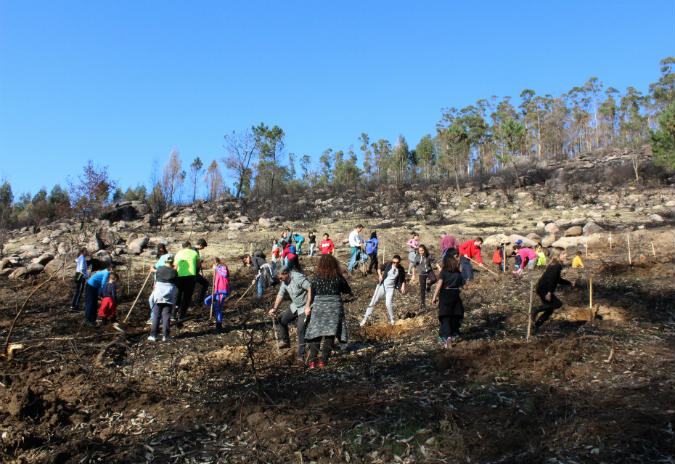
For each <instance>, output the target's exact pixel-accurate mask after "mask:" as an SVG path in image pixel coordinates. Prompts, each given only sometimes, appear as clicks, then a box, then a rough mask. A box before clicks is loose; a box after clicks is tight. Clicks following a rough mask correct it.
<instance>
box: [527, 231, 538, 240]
mask: <svg viewBox="0 0 675 464" xmlns="http://www.w3.org/2000/svg"><path fill="white" fill-rule="evenodd" d="M527 238H529V239H530V240H533V241H535V242H541V236H539V234H535V233H534V232H532V233H529V234H527Z"/></svg>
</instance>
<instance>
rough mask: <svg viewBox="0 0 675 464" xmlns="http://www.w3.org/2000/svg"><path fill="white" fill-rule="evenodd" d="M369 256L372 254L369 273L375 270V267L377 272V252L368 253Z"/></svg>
mask: <svg viewBox="0 0 675 464" xmlns="http://www.w3.org/2000/svg"><path fill="white" fill-rule="evenodd" d="M368 256H370V264H369V265H368V274H371V273H372V272H373V269H374V270H375V272H377V253H368Z"/></svg>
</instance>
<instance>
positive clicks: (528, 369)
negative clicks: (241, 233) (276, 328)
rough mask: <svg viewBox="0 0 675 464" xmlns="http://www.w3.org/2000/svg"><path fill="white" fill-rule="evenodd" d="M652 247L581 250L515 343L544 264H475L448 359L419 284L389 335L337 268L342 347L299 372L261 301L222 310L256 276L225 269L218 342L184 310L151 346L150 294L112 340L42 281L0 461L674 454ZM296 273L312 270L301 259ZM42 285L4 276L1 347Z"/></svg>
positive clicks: (661, 299) (367, 290) (665, 303)
mask: <svg viewBox="0 0 675 464" xmlns="http://www.w3.org/2000/svg"><path fill="white" fill-rule="evenodd" d="M662 232H663V231H662ZM670 233H671V234H672V230H671V231H670ZM423 238H424V237H423ZM435 241H436V238H435V237H434V242H435ZM648 250H649V248H646V247H645V249H644V252H643V253H642V255H643V256H642V257H641V256H640V253H638V254H637V256H636V258H635V262H634V263H633V265H628V264H627V259H626V256H625V249H621V248H616V247H615V248H613V249H608V248H606V247H602V248H598V249H593V250H592V252H591V254H590V255H589V256H584V260H585V263H586V266H587V267H586V269H584V270H583V271H578V270H575V269H566V271H565V274H566V276H567V278H569V279H576V281H577V286H576V287H575V288H561V289H560V290H559V296H560V298H561V299H562V300H563V302H564V303H565V306H564V307H563V308H562V309H560V310H558V311H557V312H556V313H555V314H554V316H553V317H552V319H551V320H550V321H549V322H548V323H546V324H545V325H544V326H543V327H542V329H541V330H540V331H539V332H538V333H536V334H534V335H533V336H532V337H531V338H530V339H529V341H528V340H526V339H525V334H526V327H527V310H528V302H529V296H528V294H529V289H530V280H532V279H534V281H535V282H536V279H537V278H538V277H539V275H540V274H541V271H539V270H535V271H533V272H531V273H529V274H526V275H525V276H523V277H516V276H513V275H511V274H509V275H505V276H502V277H495V276H493V275H491V274H488V273H487V272H481V273H479V275H478V277H477V279H476V280H475V281H474V282H473V283H472V284H471V285H470V286H469V288H468V289H467V290H465V291H464V292H463V299H464V302H465V306H466V308H467V314H466V318H465V320H464V324H463V335H462V337H461V338H460V340H459V341H458V342H457V343H455V344H454V345H453V346H451V347H449V348H447V349H446V348H444V346H443V345H442V344H440V343H438V341H437V328H438V327H437V326H438V321H437V318H436V312H435V309H434V308H431V307H429V309H428V310H426V311H422V310H421V309H420V305H419V296H418V291H419V287H418V285H417V284H416V283H413V284H412V285H410V287H409V290H410V291H409V293H408V294H407V295H400V294H399V295H397V297H396V307H397V315H398V316H399V317H400V320H399V321H398V322H397V324H396V325H395V326H394V327H391V326H389V325H388V324H387V323H386V318H385V313H386V311H385V309H384V307H383V305H381V306H380V307H378V309H377V310H376V311H375V313H374V315H373V319H372V322H371V323H370V324H369V325H367V326H366V327H365V328H364V329H361V328H359V326H358V321H359V320H360V318H361V317H362V314H363V311H364V309H365V307H366V305H367V303H368V301H369V300H370V297H371V295H372V290H373V287H374V284H375V278H374V277H373V276H367V277H364V276H361V275H358V274H354V275H348V276H347V277H348V280H349V282H350V284H351V285H352V288H353V290H354V295H355V298H353V299H350V300H349V301H348V302H347V304H346V312H347V318H348V326H349V330H350V343H349V344H347V345H346V346H344V347H343V349H341V350H336V352H335V355H334V357H333V358H331V361H330V363H329V365H328V366H327V367H326V368H322V369H315V370H308V369H307V368H306V367H304V366H301V365H298V364H297V363H296V362H295V350H294V349H293V348H291V349H286V350H281V351H277V349H276V345H275V342H274V335H273V332H272V324H271V321H270V319H269V318H268V317H266V315H265V314H266V311H267V309H269V307H270V305H271V301H272V299H273V292H271V291H269V292H268V294H267V295H266V297H265V303H264V304H263V305H258V306H256V305H255V304H254V303H253V298H252V297H251V298H249V296H250V293H251V292H249V296H246V297H245V298H244V299H242V300H241V302H239V303H236V304H235V302H236V299H237V298H238V296H239V295H242V294H243V293H244V291H245V290H246V288H247V286H248V284H249V283H250V277H251V276H250V275H249V274H247V272H246V271H245V270H239V263H236V262H234V261H231V262H230V268H231V271H234V272H233V276H232V278H231V283H232V285H233V290H234V292H235V296H234V297H233V298H232V299H231V300H230V303H229V304H228V305H227V309H226V316H225V320H226V321H227V322H226V326H227V328H228V332H227V333H225V334H216V333H214V332H213V331H212V328H213V324H212V323H209V321H208V319H209V314H208V312H209V310H208V308H197V309H195V311H194V312H193V313H192V315H191V316H192V317H191V319H190V320H189V321H188V322H186V323H185V324H184V326H183V327H181V328H175V327H174V328H172V339H171V340H170V341H168V342H166V343H162V342H157V343H152V342H149V341H147V339H146V338H147V335H148V326H146V325H145V321H146V320H147V318H148V308H147V303H145V299H146V297H147V293H148V291H147V290H146V292H145V293H144V295H143V296H142V297H141V300H140V301H141V302H142V304H139V305H138V306H137V307H136V308H135V309H134V312H133V313H132V315H131V317H130V319H129V322H128V323H127V324H124V327H125V329H126V334H124V335H122V334H120V333H118V332H116V331H115V330H113V329H112V328H107V327H106V328H96V329H94V328H90V327H88V326H86V325H84V324H83V316H82V314H81V313H73V312H70V311H68V310H67V309H66V308H67V306H68V304H69V300H70V298H71V293H70V291H71V290H70V282H69V281H68V280H67V279H66V280H65V281H64V280H62V279H57V280H54V281H51V282H49V283H48V284H47V285H46V286H45V287H43V289H42V290H41V291H40V292H39V293H38V294H36V295H35V296H34V297H33V298H32V299H31V300H30V301H29V303H28V305H27V306H26V309H25V311H24V312H23V314H22V315H21V316H20V318H19V319H18V321H17V324H16V327H15V329H14V331H13V333H12V334H11V340H10V342H11V343H18V344H21V345H22V348H19V349H16V350H15V351H14V352H13V355H12V357H11V359H7V358H2V359H0V457H1V458H2V461H3V462H21V463H24V462H25V463H33V462H50V463H66V462H298V463H303V462H317V463H334V462H449V463H452V462H485V463H492V462H494V463H496V462H505V463H511V462H513V463H528V462H566V463H567V462H591V463H601V462H605V463H614V462H636V463H644V462H673V459H674V458H673V422H674V419H675V404H674V403H675V402H674V398H675V365H674V364H675V362H674V361H675V349H674V347H675V317H674V316H675V290H674V288H673V282H674V266H673V263H674V259H675V256H674V253H673V250H672V241H671V243H670V244H668V246H667V247H666V249H665V250H664V249H663V248H661V249H660V250H659V253H660V254H659V256H658V257H654V256H650V254H649V252H648ZM389 254H391V253H389ZM485 254H486V255H491V252H490V253H485ZM302 264H303V265H304V266H305V268H306V270H307V273H308V274H309V275H311V274H312V270H313V267H314V264H315V261H314V260H313V259H311V258H308V257H306V256H303V257H302ZM404 264H405V263H404ZM143 277H144V276H143V275H142V274H141V272H140V270H139V272H138V273H137V274H136V275H135V276H134V277H133V278H132V279H131V281H130V285H129V290H128V291H127V285H126V283H127V282H126V281H125V282H123V284H122V292H121V293H122V298H121V304H120V309H119V313H118V314H119V315H121V316H122V317H123V316H124V314H125V313H126V311H128V308H129V307H130V305H131V302H132V301H133V298H134V297H135V296H136V292H137V291H138V289H140V286H141V284H142V281H143ZM591 278H592V280H593V307H592V308H590V309H589V281H590V279H591ZM44 279H45V277H44V276H40V277H38V278H34V280H28V281H22V282H16V281H8V280H6V279H4V278H3V279H2V280H0V302H1V303H0V341H3V342H4V340H5V338H6V337H7V334H8V331H9V327H10V325H11V323H12V320H13V319H14V317H15V314H16V311H17V308H18V307H20V306H21V304H22V303H23V301H24V300H25V298H26V297H27V296H28V294H29V293H30V292H31V291H32V289H33V288H34V287H35V285H37V284H39V283H40V282H42V281H43V280H44ZM428 298H429V300H430V297H428ZM538 303H539V302H538V301H537V297H536V296H535V299H534V304H535V306H536V305H537V304H538ZM427 304H429V305H430V301H428V302H427ZM292 336H293V335H292Z"/></svg>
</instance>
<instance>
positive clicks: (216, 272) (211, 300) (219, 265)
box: [204, 257, 230, 333]
mask: <svg viewBox="0 0 675 464" xmlns="http://www.w3.org/2000/svg"><path fill="white" fill-rule="evenodd" d="M229 296H230V273H229V270H228V269H227V265H226V264H225V261H223V260H221V259H220V258H218V257H216V258H214V263H213V293H212V294H211V295H209V296H207V297H206V299H205V300H204V304H205V305H206V306H211V305H212V304H213V309H214V310H215V312H216V333H221V332H222V331H223V305H224V304H225V300H226V299H227V297H229Z"/></svg>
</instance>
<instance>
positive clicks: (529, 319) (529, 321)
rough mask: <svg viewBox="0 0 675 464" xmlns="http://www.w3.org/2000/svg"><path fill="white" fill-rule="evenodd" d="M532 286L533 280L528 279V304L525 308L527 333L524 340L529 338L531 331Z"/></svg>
mask: <svg viewBox="0 0 675 464" xmlns="http://www.w3.org/2000/svg"><path fill="white" fill-rule="evenodd" d="M533 287H534V282H533V281H532V280H530V305H529V306H528V309H527V335H526V336H525V340H529V339H530V334H531V333H532V289H533Z"/></svg>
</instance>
